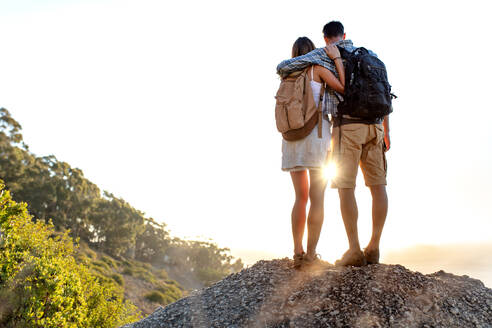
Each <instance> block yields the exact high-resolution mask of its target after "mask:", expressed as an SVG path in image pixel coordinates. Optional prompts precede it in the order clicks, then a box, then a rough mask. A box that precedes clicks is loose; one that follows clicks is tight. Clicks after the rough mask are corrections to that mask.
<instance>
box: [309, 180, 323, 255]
mask: <svg viewBox="0 0 492 328" xmlns="http://www.w3.org/2000/svg"><path fill="white" fill-rule="evenodd" d="M309 180H310V181H309V183H310V187H309V200H310V201H311V206H310V208H309V215H308V219H307V226H308V241H307V255H308V256H310V257H314V255H315V254H316V245H318V240H319V235H320V233H321V227H322V225H323V219H324V202H325V188H326V180H325V179H324V178H323V171H322V170H309Z"/></svg>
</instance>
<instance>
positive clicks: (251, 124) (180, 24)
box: [0, 0, 492, 261]
mask: <svg viewBox="0 0 492 328" xmlns="http://www.w3.org/2000/svg"><path fill="white" fill-rule="evenodd" d="M338 3H339V5H337V4H335V2H329V1H303V2H301V1H295V2H294V1H241V2H239V1H168V2H165V1H148V0H143V1H142V0H138V1H137V0H127V1H110V0H102V1H95V0H93V1H81V0H70V1H62V0H57V1H55V0H51V1H48V0H47V1H40V0H36V1H35V0H31V1H27V0H12V1H6V0H0V47H1V48H0V106H1V107H5V108H7V109H8V110H9V111H10V112H11V113H12V115H13V116H14V118H15V119H16V120H18V121H19V122H20V123H21V124H22V126H23V129H24V132H23V133H24V137H25V140H26V142H27V143H28V145H29V146H30V149H31V151H33V152H34V153H36V154H37V155H48V154H54V155H55V156H56V157H57V158H58V159H59V160H63V161H66V162H68V163H70V164H71V165H72V166H75V167H79V168H81V169H82V170H83V171H84V173H85V175H86V177H88V178H89V179H90V180H91V181H93V182H95V183H96V184H98V185H99V186H100V187H101V188H102V189H105V190H109V191H111V192H113V193H114V194H115V195H117V196H119V197H123V198H124V199H126V200H127V201H129V202H130V203H131V204H132V205H133V206H135V207H136V208H138V209H140V210H142V211H144V212H145V213H146V214H147V215H148V216H152V217H154V218H155V219H157V220H159V221H164V222H166V223H167V224H168V227H169V228H170V229H171V232H172V233H173V234H174V235H176V236H179V237H190V238H195V237H196V236H202V237H204V238H212V239H213V240H214V241H216V242H217V243H218V244H219V245H220V246H227V247H230V248H231V249H232V251H233V253H234V254H239V255H241V256H244V257H245V258H246V260H247V261H248V259H249V261H251V259H252V257H251V256H253V257H254V256H256V259H258V256H260V255H258V254H261V256H266V257H268V256H291V253H292V246H291V243H292V242H291V230H290V229H291V228H290V211H291V206H292V203H293V198H294V192H293V188H292V186H291V181H290V177H289V175H288V174H287V173H284V172H282V171H281V170H280V159H281V153H280V151H281V146H280V145H281V137H280V135H279V134H278V133H277V131H276V128H275V122H274V98H273V96H274V94H275V92H276V89H277V87H278V84H279V80H278V78H277V76H276V75H275V67H276V65H277V64H278V63H279V62H280V61H281V60H283V59H286V58H288V57H289V56H290V50H291V46H292V43H293V42H294V41H295V39H296V38H297V37H299V36H308V37H310V38H311V39H312V40H313V41H314V42H315V44H316V45H317V46H319V47H321V46H323V40H322V34H321V29H322V27H323V25H324V24H325V23H327V22H328V21H330V20H341V21H342V22H343V23H344V25H345V30H346V32H347V37H348V38H350V39H352V40H354V43H355V44H356V45H363V46H365V47H367V48H370V49H372V50H374V51H375V52H376V53H378V55H379V57H380V58H381V59H382V60H383V61H384V62H385V63H386V65H387V68H388V74H389V78H390V83H391V84H392V85H393V91H394V92H395V93H396V94H397V95H398V96H399V98H398V99H397V100H396V101H395V102H394V107H395V112H394V114H392V116H391V137H392V149H391V151H390V152H389V153H388V161H389V172H388V181H389V185H388V192H389V197H390V211H389V215H388V220H387V225H386V228H385V232H384V235H383V241H382V243H383V245H382V246H383V247H384V248H385V249H389V250H395V249H400V248H404V247H411V246H414V245H417V244H422V243H424V244H446V243H469V242H490V241H492V234H491V231H492V220H491V218H492V202H491V199H492V197H491V196H492V193H491V184H492V173H491V167H492V132H491V131H492V129H491V128H490V125H491V124H492V114H491V113H492V108H491V107H492V106H491V103H490V101H489V99H488V97H489V96H490V93H491V92H490V82H489V80H490V77H491V76H492V68H491V64H490V53H491V51H492V47H491V45H490V41H489V40H490V33H491V31H492V28H491V27H492V26H491V23H490V21H489V14H490V11H489V10H487V5H486V1H467V2H466V5H464V4H463V2H462V1H413V2H409V1H407V2H401V1H398V2H397V1H360V2H359V1H343V2H342V1H340V2H338ZM460 3H461V4H460ZM358 185H359V188H358V189H357V197H358V200H359V212H360V220H359V222H360V223H359V229H360V234H361V243H362V244H363V245H364V243H365V242H367V241H368V238H369V235H370V226H371V223H370V197H369V191H368V190H367V188H365V187H364V186H363V181H362V180H360V181H359V182H358ZM325 207H326V212H325V224H324V228H323V232H322V235H321V241H320V244H319V247H318V251H319V253H321V254H322V256H323V258H325V259H328V260H330V261H332V260H334V259H336V258H337V256H339V255H341V254H342V253H343V251H344V250H345V249H346V247H347V243H346V237H345V232H344V230H343V224H342V220H341V218H340V214H339V210H338V196H337V193H336V191H335V190H331V189H327V192H326V206H325ZM255 252H256V253H255ZM255 254H256V255H255ZM383 254H384V253H383Z"/></svg>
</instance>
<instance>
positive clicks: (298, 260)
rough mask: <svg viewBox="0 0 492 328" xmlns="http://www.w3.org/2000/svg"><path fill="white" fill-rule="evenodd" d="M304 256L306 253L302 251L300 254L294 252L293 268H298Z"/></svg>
mask: <svg viewBox="0 0 492 328" xmlns="http://www.w3.org/2000/svg"><path fill="white" fill-rule="evenodd" d="M304 256H306V253H304V252H302V253H300V254H294V257H293V258H294V269H300V268H301V266H302V265H303V263H304Z"/></svg>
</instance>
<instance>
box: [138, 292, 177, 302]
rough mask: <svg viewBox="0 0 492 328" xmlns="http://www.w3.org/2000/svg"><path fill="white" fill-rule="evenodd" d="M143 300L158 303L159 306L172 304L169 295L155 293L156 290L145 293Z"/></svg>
mask: <svg viewBox="0 0 492 328" xmlns="http://www.w3.org/2000/svg"><path fill="white" fill-rule="evenodd" d="M145 298H146V299H147V300H148V301H150V302H154V303H159V304H161V305H167V304H169V303H172V302H173V301H174V300H173V299H172V297H170V296H169V295H164V294H162V293H161V292H159V291H156V290H154V291H151V292H150V293H147V294H146V295H145Z"/></svg>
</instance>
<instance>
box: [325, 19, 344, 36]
mask: <svg viewBox="0 0 492 328" xmlns="http://www.w3.org/2000/svg"><path fill="white" fill-rule="evenodd" d="M344 33H345V32H344V30H343V25H342V23H340V22H338V21H331V22H329V23H328V24H326V25H325V26H324V27H323V34H324V35H325V37H327V38H333V37H336V36H343V34H344Z"/></svg>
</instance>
